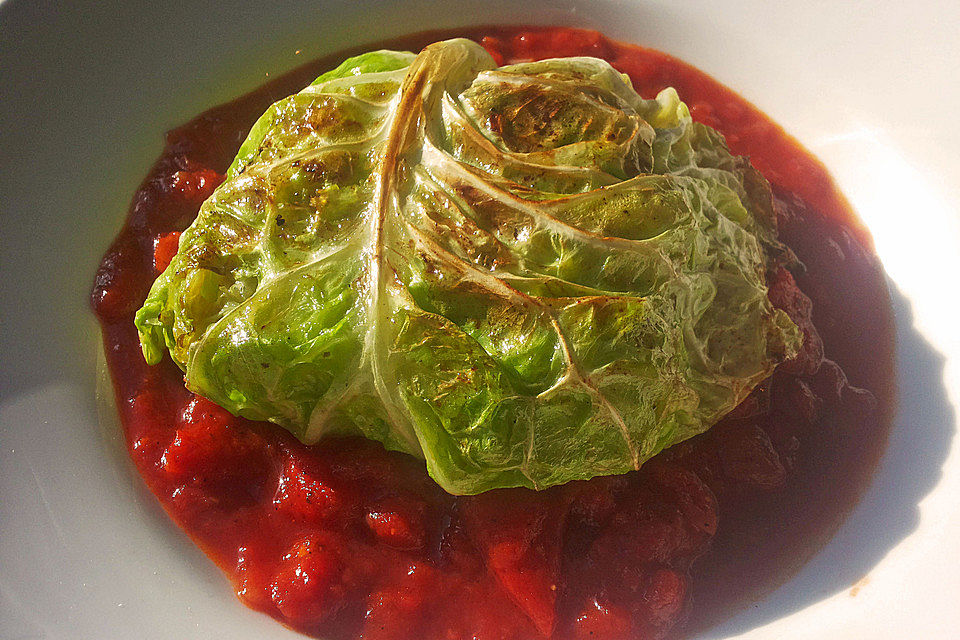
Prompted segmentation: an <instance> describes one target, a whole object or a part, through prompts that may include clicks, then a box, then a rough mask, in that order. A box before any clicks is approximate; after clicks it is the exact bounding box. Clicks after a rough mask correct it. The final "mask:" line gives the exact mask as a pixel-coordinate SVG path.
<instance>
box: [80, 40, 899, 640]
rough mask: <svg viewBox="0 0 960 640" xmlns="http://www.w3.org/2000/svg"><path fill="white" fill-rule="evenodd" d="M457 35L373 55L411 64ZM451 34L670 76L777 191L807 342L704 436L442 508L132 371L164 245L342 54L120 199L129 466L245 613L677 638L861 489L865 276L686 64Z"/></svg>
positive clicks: (815, 201)
mask: <svg viewBox="0 0 960 640" xmlns="http://www.w3.org/2000/svg"><path fill="white" fill-rule="evenodd" d="M450 35H452V34H450V33H442V34H440V33H429V34H418V35H416V36H412V37H409V38H405V39H401V40H398V41H392V42H388V43H382V46H387V47H392V48H405V49H414V50H416V49H418V48H420V47H421V46H423V45H424V44H426V43H429V42H432V41H434V40H437V39H440V38H442V37H449V36H450ZM455 35H466V36H468V37H472V38H475V39H477V40H478V41H480V42H481V43H482V44H483V45H484V46H485V47H486V48H487V49H488V50H489V51H490V52H491V53H492V54H493V55H494V57H495V58H497V60H498V61H499V62H504V61H515V60H523V59H531V58H544V57H553V56H571V55H591V56H598V57H602V58H605V59H607V60H609V61H610V62H611V63H612V64H613V65H614V66H615V67H617V68H618V69H620V70H622V71H624V72H626V73H628V74H629V75H630V77H631V79H632V80H633V83H634V85H635V87H636V88H637V89H638V91H639V92H640V93H641V94H643V95H645V96H648V97H650V96H653V95H655V94H656V92H657V91H659V90H660V89H662V88H663V87H666V86H674V87H676V88H677V90H678V91H679V93H680V95H681V97H682V98H683V99H684V100H686V102H687V103H688V104H689V105H690V107H691V112H692V114H693V116H694V118H695V119H697V120H700V121H702V122H705V123H707V124H710V125H711V126H713V127H716V128H717V129H719V130H720V131H722V132H723V133H724V134H725V135H726V137H727V140H728V142H729V144H730V146H731V147H732V148H733V149H734V150H735V151H737V152H739V153H742V154H748V155H750V157H751V159H752V161H753V162H754V163H755V164H756V166H757V167H758V168H759V169H760V170H761V171H763V172H764V174H765V175H766V176H767V177H768V178H769V179H770V181H771V182H772V183H773V184H774V185H775V191H776V193H777V195H778V203H777V205H778V215H779V219H780V227H781V238H782V239H783V240H784V241H785V242H786V243H787V244H789V246H790V247H791V248H792V249H793V250H794V251H795V252H796V253H797V255H798V256H799V258H800V259H801V261H802V262H803V264H804V266H805V269H802V270H799V271H798V273H796V274H793V275H792V274H791V273H789V272H787V271H785V270H779V271H778V272H776V273H771V274H770V276H769V284H770V297H771V300H772V301H773V303H774V304H775V305H776V306H778V307H780V308H783V309H785V310H786V311H787V312H788V313H789V314H790V315H791V316H792V317H793V318H794V320H795V321H796V322H797V323H798V324H799V325H800V326H801V327H802V329H803V330H804V332H805V334H806V337H807V340H806V343H805V347H804V350H803V352H802V353H801V354H800V356H799V357H798V358H797V359H796V360H794V361H792V362H789V363H785V364H784V365H782V366H781V367H780V368H779V369H778V370H777V372H776V373H775V375H774V376H773V377H772V378H771V379H769V380H768V381H767V382H766V383H764V384H763V385H761V386H760V387H759V388H758V389H757V390H756V391H755V392H754V393H753V395H751V397H750V398H749V399H748V400H747V401H746V402H744V404H743V405H741V406H740V407H739V408H738V409H737V410H735V411H734V413H733V414H731V415H730V416H729V417H727V418H726V419H724V420H723V422H722V423H720V424H719V425H717V426H716V427H714V428H713V429H711V430H710V431H709V432H707V433H706V434H704V435H703V436H700V437H698V438H694V439H693V440H690V441H687V442H685V443H683V444H681V445H678V446H676V447H674V448H672V449H670V450H668V451H666V452H664V453H663V454H661V455H660V456H658V457H656V458H655V459H653V460H651V461H650V462H648V463H647V464H646V465H644V467H643V468H642V469H641V470H640V471H639V472H636V473H630V474H627V475H624V476H616V477H604V478H595V479H594V480H591V481H588V482H574V483H570V484H568V485H565V486H562V487H555V488H552V489H550V490H547V491H543V492H534V491H529V490H525V489H511V490H500V491H492V492H489V493H486V494H482V495H479V496H473V497H455V496H451V495H448V494H446V493H445V492H443V491H442V490H441V489H440V488H439V487H438V486H437V485H436V484H434V482H433V481H432V480H431V479H430V478H429V477H428V476H427V475H426V473H425V470H424V467H423V463H422V462H421V461H419V460H416V459H414V458H412V457H409V456H405V455H402V454H397V453H390V452H386V451H384V450H383V448H382V447H381V446H380V445H379V444H377V443H372V442H367V441H363V440H359V439H339V440H328V441H324V442H322V443H321V444H319V445H317V446H314V447H307V446H304V445H302V444H300V443H299V442H297V441H296V440H295V439H294V438H292V437H291V436H289V435H288V434H287V433H286V432H285V431H283V430H282V429H280V428H278V427H275V426H273V425H270V424H266V423H254V422H250V421H247V420H243V419H240V418H236V417H234V416H232V415H231V414H229V413H228V412H226V411H225V410H223V409H221V408H219V407H218V406H216V405H214V404H213V403H211V402H209V401H207V400H205V399H203V398H200V397H197V396H195V395H194V394H192V393H190V392H188V391H187V390H186V389H185V388H184V385H183V377H182V372H181V371H180V370H179V369H178V368H177V367H176V366H175V365H174V364H173V363H172V362H171V361H170V360H169V359H167V360H165V361H164V362H163V363H162V364H160V365H158V366H155V367H149V366H147V365H146V364H145V363H144V361H143V357H142V355H141V353H140V348H139V343H138V341H137V334H136V331H135V329H134V325H133V314H134V312H135V311H136V310H137V309H138V308H139V307H140V305H141V303H142V302H143V300H144V297H145V295H146V293H147V290H148V289H149V287H150V284H151V283H152V281H153V279H154V278H155V277H156V275H157V274H158V273H159V272H160V271H161V270H162V269H163V268H164V267H165V265H166V264H167V263H168V262H169V260H170V258H171V257H172V255H173V254H174V253H175V252H176V248H177V237H178V234H179V232H180V231H182V230H183V229H184V228H186V226H187V225H189V224H190V222H191V221H192V220H193V218H194V217H195V216H196V214H197V210H198V208H199V206H200V204H201V202H202V201H203V200H204V199H205V198H206V197H207V196H208V195H209V194H210V193H211V192H212V190H213V189H214V188H215V187H216V186H217V185H218V184H219V182H220V181H221V180H222V178H223V175H222V174H223V172H224V171H225V169H226V167H227V165H228V164H229V162H230V161H231V159H232V158H233V156H234V154H235V152H236V150H237V148H238V146H239V144H240V142H241V141H242V139H243V138H244V137H245V135H246V132H247V131H248V129H249V127H250V126H251V124H252V123H253V121H254V120H255V119H256V117H257V116H259V115H260V113H262V112H263V111H264V110H265V109H266V107H267V106H268V105H269V104H270V103H271V102H273V101H274V100H276V99H279V98H280V97H282V96H285V95H288V94H290V93H292V92H294V91H296V90H298V89H299V88H300V87H302V86H303V85H304V84H306V83H307V82H309V80H311V79H312V78H313V77H315V76H316V75H318V74H319V72H321V71H322V70H325V69H326V68H329V67H331V66H333V65H334V64H336V63H338V62H339V60H340V59H342V57H343V56H344V55H345V53H341V54H338V55H336V56H331V57H329V58H327V59H324V60H318V61H316V62H314V63H311V64H310V65H307V66H305V67H303V68H301V69H298V70H296V71H294V72H292V73H290V74H288V75H287V76H285V77H283V78H281V79H279V80H277V81H274V82H272V83H270V84H268V85H266V86H264V87H262V88H261V89H259V90H257V91H254V92H253V93H250V94H248V95H246V96H244V97H242V98H239V99H238V100H236V101H235V102H232V103H230V104H226V105H223V106H220V107H217V108H215V109H212V110H210V111H208V112H206V113H204V114H202V115H200V116H199V117H197V118H196V119H194V120H192V121H191V122H189V123H187V124H186V125H184V126H182V127H180V128H178V129H176V130H174V131H172V132H170V133H169V134H168V135H167V145H166V148H165V149H164V152H163V154H162V156H161V157H160V159H159V160H158V161H157V163H156V164H155V165H154V167H153V169H152V170H151V172H150V174H149V175H148V176H147V178H146V180H145V181H144V183H143V185H142V186H141V188H140V190H139V191H138V192H137V194H136V196H135V198H134V202H133V205H132V209H131V212H130V216H129V218H128V220H127V223H126V225H125V226H124V228H123V230H122V231H121V233H120V235H119V236H118V237H117V239H116V241H115V242H114V244H113V245H112V246H111V248H110V250H109V251H108V253H107V254H106V256H105V257H104V259H103V263H102V265H101V267H100V270H99V272H98V274H97V278H96V285H95V288H94V291H93V306H94V309H95V311H96V313H97V315H98V317H99V319H100V322H101V325H102V328H103V338H104V345H105V350H106V354H107V361H108V364H109V368H110V371H111V373H112V376H113V381H114V387H115V391H116V398H117V404H118V407H119V411H120V416H121V420H122V423H123V427H124V430H125V434H126V441H127V444H128V447H129V452H130V456H131V457H132V459H133V461H134V463H135V464H136V468H137V470H138V471H139V473H140V475H141V476H142V477H143V479H144V481H145V482H146V483H147V485H148V486H149V487H150V489H151V491H152V492H153V493H154V494H155V495H156V496H157V498H158V499H159V500H160V502H161V503H162V504H163V506H164V508H165V509H166V511H167V513H168V514H169V515H170V517H171V518H172V519H173V520H174V521H176V522H177V523H178V524H179V525H180V526H181V527H182V528H183V529H184V530H185V531H186V532H187V533H188V534H189V535H190V536H191V538H193V539H194V540H195V541H196V543H197V544H198V545H199V546H200V547H202V548H203V550H204V551H205V552H206V554H207V555H208V556H209V557H210V558H211V559H212V560H213V561H214V562H215V563H216V564H217V565H218V566H219V567H220V568H221V569H222V570H223V571H224V572H225V573H226V575H227V576H228V577H229V578H230V580H231V581H232V583H233V585H234V587H235V588H236V591H237V594H238V595H239V597H240V599H241V600H242V601H243V602H245V603H246V604H248V605H249V606H251V607H254V608H256V609H259V610H261V611H264V612H266V613H268V614H269V615H272V616H274V617H275V618H277V619H278V620H280V621H282V622H283V623H285V624H287V625H289V626H291V627H293V628H295V629H298V630H300V631H303V632H305V633H308V634H312V635H316V636H322V637H324V638H331V639H336V640H341V639H343V640H346V639H352V638H364V639H368V640H372V639H387V638H391V639H395V640H414V639H421V638H430V639H438V640H440V639H447V640H466V639H468V638H472V639H477V640H509V639H515V640H535V639H537V638H557V639H561V638H562V639H564V640H566V639H571V640H572V639H587V638H590V639H593V640H602V639H609V640H623V639H625V638H640V639H652V638H666V637H671V638H675V637H682V636H684V635H688V634H690V633H692V632H694V631H696V630H697V629H701V628H703V627H704V626H706V625H709V624H711V623H713V622H715V621H717V620H718V619H720V618H722V617H723V616H724V615H728V614H729V613H730V612H731V611H733V610H735V609H736V608H737V607H738V606H743V605H744V604H745V603H747V602H749V601H751V600H753V599H755V598H757V597H758V596H759V594H761V593H762V592H763V591H764V590H767V589H769V588H771V587H772V586H774V585H776V584H778V583H779V582H781V581H782V580H784V579H785V578H786V577H787V576H788V575H789V573H790V572H791V571H792V570H794V569H796V568H797V567H798V566H799V565H800V564H801V563H802V562H803V561H804V560H805V559H806V558H807V557H809V555H810V554H811V553H813V552H814V551H815V550H816V549H817V548H818V547H819V545H821V544H822V543H823V542H824V541H825V540H826V539H827V538H828V537H829V536H830V535H831V533H832V532H833V531H834V529H835V528H836V526H837V525H838V524H839V522H840V520H841V518H842V517H843V515H844V513H845V512H846V510H848V509H849V508H850V507H851V506H852V505H853V504H854V502H855V501H856V499H857V496H858V495H859V493H860V491H861V490H862V489H863V487H864V486H865V483H866V482H867V481H868V479H869V476H870V472H871V470H872V468H873V466H874V464H875V463H876V461H877V458H878V456H879V455H880V453H881V451H882V447H883V443H884V441H885V437H886V433H887V424H888V421H887V417H888V415H889V412H890V410H891V398H892V388H893V384H892V329H893V325H892V320H891V315H890V311H889V300H888V297H887V291H886V288H885V284H884V280H883V275H882V270H881V268H880V265H879V263H878V261H877V259H876V258H875V257H874V255H873V254H872V253H871V250H870V243H869V238H868V237H867V236H866V235H865V233H864V232H862V231H861V230H860V227H858V226H857V222H856V220H855V218H854V217H853V215H852V213H851V212H850V210H849V208H848V206H847V205H846V202H845V201H844V199H843V198H842V196H841V195H840V194H839V193H838V192H837V191H836V190H835V188H834V186H833V183H832V182H831V180H830V178H829V176H828V175H827V173H826V172H825V170H824V169H823V167H822V166H821V165H820V164H819V163H818V162H817V161H816V160H815V159H814V158H812V157H811V156H810V155H809V154H808V153H807V152H806V151H805V150H803V149H802V148H800V147H799V146H798V145H797V144H796V143H795V142H794V141H793V140H792V139H791V138H790V137H789V136H787V135H786V134H785V133H784V132H783V131H782V130H781V129H780V128H779V127H777V126H776V125H775V124H774V123H772V122H771V121H770V120H769V119H768V118H766V117H765V116H764V115H763V114H762V113H760V112H759V111H758V110H757V109H756V108H754V107H753V106H751V105H750V104H748V103H747V102H745V101H744V100H743V99H742V98H740V97H739V96H737V95H736V94H735V93H733V92H731V91H730V90H729V89H727V88H725V87H723V86H722V85H720V84H718V83H717V82H716V81H714V80H713V79H711V78H710V77H708V76H706V75H705V74H703V73H702V72H699V71H697V70H696V69H694V68H692V67H690V66H688V65H686V64H684V63H682V62H680V61H678V60H676V59H674V58H671V57H670V56H667V55H665V54H663V53H659V52H657V51H652V50H649V49H642V48H639V47H634V46H628V45H622V44H618V43H616V42H613V41H610V40H608V39H606V38H604V37H602V36H600V35H599V34H597V33H595V32H589V31H580V30H574V29H566V28H537V29H531V28H522V27H517V28H504V27H496V28H476V29H472V30H468V31H466V32H464V31H460V32H458V33H457V34H455ZM347 53H352V52H347ZM794 275H796V279H795V277H794ZM798 285H799V286H798ZM841 367H842V369H841ZM844 371H846V372H847V374H849V376H850V382H849V383H848V381H847V377H846V375H845V374H844ZM851 383H852V384H855V385H856V386H852V384H851Z"/></svg>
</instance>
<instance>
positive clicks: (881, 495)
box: [695, 281, 956, 640]
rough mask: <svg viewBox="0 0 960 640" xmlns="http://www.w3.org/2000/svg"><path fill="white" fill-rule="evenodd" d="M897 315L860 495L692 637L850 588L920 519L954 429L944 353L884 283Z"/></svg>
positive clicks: (744, 626)
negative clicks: (787, 574) (882, 425)
mask: <svg viewBox="0 0 960 640" xmlns="http://www.w3.org/2000/svg"><path fill="white" fill-rule="evenodd" d="M888 285H889V286H890V297H891V304H892V307H893V312H894V317H895V319H896V331H897V334H896V338H897V344H896V356H897V374H898V380H897V384H898V393H897V397H898V405H897V409H896V415H895V417H894V419H893V425H892V428H891V431H890V436H889V441H888V443H887V449H886V452H885V453H884V455H883V458H882V459H881V460H880V465H879V467H878V468H877V470H876V474H875V475H874V477H873V480H872V482H871V484H870V485H869V487H868V488H867V491H866V493H865V494H864V495H863V497H862V499H861V500H860V502H859V503H858V504H857V505H856V506H855V508H854V509H853V511H852V512H851V513H850V515H849V516H848V517H847V518H846V520H845V521H844V522H843V523H842V525H841V527H840V529H839V531H838V532H837V534H836V535H835V536H834V537H833V539H832V540H830V542H829V543H828V544H827V545H826V546H825V547H824V548H823V549H822V550H821V551H820V552H819V553H817V554H816V555H815V556H814V557H813V558H811V559H810V560H809V561H808V562H807V563H806V564H804V565H803V567H802V568H801V569H800V571H799V573H798V574H797V575H796V576H795V577H793V578H792V579H791V580H789V581H788V582H787V583H786V584H784V585H783V586H781V587H780V588H778V589H777V590H775V591H774V592H772V593H771V594H770V595H769V596H767V597H766V598H764V599H763V600H761V601H760V602H757V603H756V604H754V605H752V606H750V607H749V609H747V610H744V611H741V612H739V613H737V614H735V615H734V616H733V617H732V618H729V619H728V620H726V621H725V622H722V623H720V624H718V625H716V626H713V627H712V628H710V629H709V630H708V631H701V633H700V634H699V635H696V636H695V637H696V638H697V640H719V639H721V638H729V637H734V636H737V635H739V634H742V633H746V632H748V631H751V630H753V629H756V628H758V627H761V626H763V625H765V624H769V623H770V622H773V621H775V620H777V619H779V618H783V617H785V616H787V615H790V614H792V613H795V612H797V611H800V610H801V609H804V608H805V607H808V606H810V605H813V604H815V603H817V602H819V601H821V600H824V599H826V598H828V597H830V596H832V595H835V594H837V593H840V592H842V591H844V590H847V589H850V588H851V587H853V586H854V585H855V584H856V583H857V582H858V581H860V580H862V579H863V578H864V577H866V576H868V575H869V573H870V571H871V570H872V569H873V568H874V567H875V566H876V565H877V563H879V562H880V561H881V560H882V559H883V558H884V557H885V556H886V555H887V554H888V553H889V552H890V550H891V549H893V548H894V547H896V546H897V545H898V544H899V543H900V542H901V541H902V540H904V539H905V538H906V537H907V536H909V535H910V534H911V533H912V532H913V531H914V530H916V528H917V524H918V522H919V516H920V512H919V507H918V505H919V503H920V501H921V500H922V499H923V498H924V496H926V495H927V494H928V493H929V492H930V491H931V490H932V489H933V488H934V487H935V486H936V485H937V482H938V481H939V479H940V476H941V467H942V465H943V463H944V461H945V460H946V457H947V453H948V452H949V450H950V444H951V441H952V440H953V437H954V432H955V430H956V412H955V409H954V408H953V407H952V406H951V404H950V402H949V400H948V399H947V396H946V389H945V387H944V383H943V370H944V362H945V359H944V357H943V356H942V355H941V354H940V353H938V352H937V351H936V350H935V349H934V348H933V347H932V346H931V345H930V344H929V343H928V342H927V341H926V340H925V339H924V338H923V336H921V335H920V334H919V333H918V332H917V330H916V329H915V327H914V323H913V310H912V307H911V305H910V302H909V301H908V300H907V299H906V298H905V297H904V296H903V294H901V293H900V292H899V290H897V289H896V287H895V285H894V284H893V283H892V282H890V281H888Z"/></svg>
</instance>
